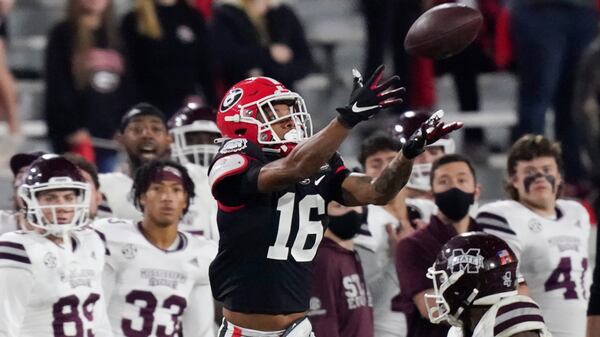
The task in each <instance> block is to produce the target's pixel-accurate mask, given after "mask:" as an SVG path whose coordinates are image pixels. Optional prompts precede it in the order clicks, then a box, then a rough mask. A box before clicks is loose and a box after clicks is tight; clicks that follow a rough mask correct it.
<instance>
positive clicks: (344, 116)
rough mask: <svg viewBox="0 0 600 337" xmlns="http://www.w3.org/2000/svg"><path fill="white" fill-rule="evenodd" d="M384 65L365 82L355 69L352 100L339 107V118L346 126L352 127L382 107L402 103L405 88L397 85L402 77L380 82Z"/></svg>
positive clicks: (393, 77)
mask: <svg viewBox="0 0 600 337" xmlns="http://www.w3.org/2000/svg"><path fill="white" fill-rule="evenodd" d="M383 70H384V66H383V65H380V66H379V68H377V70H375V72H374V73H373V75H371V78H369V80H368V81H367V82H366V83H364V84H363V78H362V76H361V74H360V73H359V72H358V70H356V69H353V70H352V75H353V76H354V85H353V88H352V93H351V94H350V101H349V102H348V105H346V106H345V107H341V108H337V111H338V112H339V114H340V115H339V116H338V119H339V120H340V121H341V122H342V123H343V124H344V125H346V126H348V127H350V128H352V127H354V126H355V125H356V124H358V123H360V122H361V121H365V120H367V119H369V118H372V117H373V116H375V114H377V113H378V112H379V111H380V110H381V108H386V107H390V106H394V105H398V104H400V103H402V98H401V96H402V94H403V93H404V88H402V87H399V88H396V86H397V85H398V84H399V83H400V77H398V76H392V77H390V78H389V79H387V80H386V81H384V82H383V83H380V81H381V77H382V75H383Z"/></svg>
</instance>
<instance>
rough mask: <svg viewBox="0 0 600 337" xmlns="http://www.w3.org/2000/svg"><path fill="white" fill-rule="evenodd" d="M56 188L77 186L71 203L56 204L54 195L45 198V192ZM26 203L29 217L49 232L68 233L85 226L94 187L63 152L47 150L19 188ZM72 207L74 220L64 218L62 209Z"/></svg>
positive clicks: (37, 160)
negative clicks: (57, 152) (90, 185)
mask: <svg viewBox="0 0 600 337" xmlns="http://www.w3.org/2000/svg"><path fill="white" fill-rule="evenodd" d="M53 190H73V191H74V192H75V198H74V199H73V200H72V201H71V202H69V203H67V204H64V203H63V204H54V201H53V200H52V199H49V201H44V200H42V199H41V196H42V195H43V193H45V192H48V191H53ZM17 193H18V196H19V197H20V198H21V199H22V200H23V203H24V205H25V208H24V210H25V215H26V217H27V221H28V222H29V223H30V224H31V225H32V226H33V227H36V228H40V229H43V230H45V232H46V233H47V234H53V235H65V234H66V233H68V232H69V231H72V230H75V229H77V228H80V227H82V226H85V225H86V224H87V221H88V215H89V208H90V187H89V184H88V183H87V182H86V181H85V179H84V178H83V176H82V175H81V173H80V172H79V169H78V168H77V166H75V165H74V164H73V163H71V162H70V161H68V160H67V159H65V158H64V157H62V156H58V155H55V154H45V155H43V156H41V157H39V158H38V159H36V160H35V161H33V163H31V165H30V166H29V169H28V171H27V172H26V173H25V178H24V182H23V184H22V185H21V186H19V189H18V191H17ZM60 209H68V210H72V212H73V215H72V218H71V220H70V221H68V222H64V221H63V220H62V219H60V214H59V210H60Z"/></svg>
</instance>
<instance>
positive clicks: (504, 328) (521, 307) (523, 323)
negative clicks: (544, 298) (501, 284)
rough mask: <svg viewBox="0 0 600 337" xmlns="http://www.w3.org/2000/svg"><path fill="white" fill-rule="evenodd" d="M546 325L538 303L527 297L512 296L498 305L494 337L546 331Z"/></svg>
mask: <svg viewBox="0 0 600 337" xmlns="http://www.w3.org/2000/svg"><path fill="white" fill-rule="evenodd" d="M544 329H546V325H545V323H544V318H543V316H542V311H541V310H540V307H539V306H538V304H537V303H535V302H534V301H533V300H532V299H531V298H529V297H527V296H519V295H517V296H511V297H507V298H505V299H503V300H502V301H500V303H498V311H497V312H496V317H495V322H494V337H509V336H513V335H515V334H517V333H520V332H525V331H535V330H544Z"/></svg>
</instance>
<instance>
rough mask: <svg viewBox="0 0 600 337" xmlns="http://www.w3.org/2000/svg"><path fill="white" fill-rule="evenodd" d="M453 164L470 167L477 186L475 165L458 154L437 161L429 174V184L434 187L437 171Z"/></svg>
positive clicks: (446, 155) (448, 155)
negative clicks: (462, 164) (463, 164)
mask: <svg viewBox="0 0 600 337" xmlns="http://www.w3.org/2000/svg"><path fill="white" fill-rule="evenodd" d="M451 163H465V164H466V165H467V166H468V167H469V171H471V174H472V175H473V181H474V182H475V184H477V175H476V174H475V168H474V167H473V164H471V161H469V159H467V157H465V156H463V155H460V154H458V153H451V154H445V155H443V156H441V157H440V158H438V159H436V160H435V161H434V162H433V163H432V164H431V172H430V173H429V184H430V185H432V186H433V178H434V176H435V171H437V169H438V168H440V166H444V165H446V164H451Z"/></svg>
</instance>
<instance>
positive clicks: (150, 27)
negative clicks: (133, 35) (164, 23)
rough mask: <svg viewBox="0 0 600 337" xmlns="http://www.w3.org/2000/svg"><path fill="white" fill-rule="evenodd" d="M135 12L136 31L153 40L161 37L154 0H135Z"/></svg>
mask: <svg viewBox="0 0 600 337" xmlns="http://www.w3.org/2000/svg"><path fill="white" fill-rule="evenodd" d="M135 13H136V17H137V31H138V33H140V34H141V35H144V36H146V37H149V38H151V39H154V40H158V39H160V38H162V35H163V32H162V27H161V26H160V22H159V21H158V15H157V14H156V5H155V4H154V0H136V1H135Z"/></svg>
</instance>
